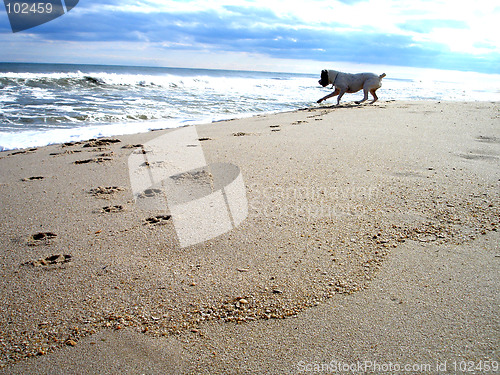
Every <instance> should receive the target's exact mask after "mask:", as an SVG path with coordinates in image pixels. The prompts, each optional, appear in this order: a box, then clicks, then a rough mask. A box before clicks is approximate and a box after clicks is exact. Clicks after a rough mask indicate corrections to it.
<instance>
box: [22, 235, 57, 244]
mask: <svg viewBox="0 0 500 375" xmlns="http://www.w3.org/2000/svg"><path fill="white" fill-rule="evenodd" d="M56 237H57V234H55V233H52V232H39V233H35V234H33V235H32V236H30V237H29V238H28V246H37V245H49V244H50V243H51V241H52V240H53V239H54V238H56Z"/></svg>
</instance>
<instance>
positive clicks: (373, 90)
mask: <svg viewBox="0 0 500 375" xmlns="http://www.w3.org/2000/svg"><path fill="white" fill-rule="evenodd" d="M375 91H377V89H372V90H370V94H372V96H373V100H372V101H371V102H370V104H373V103H375V102H376V101H377V100H378V96H377V94H375ZM367 96H368V95H367Z"/></svg>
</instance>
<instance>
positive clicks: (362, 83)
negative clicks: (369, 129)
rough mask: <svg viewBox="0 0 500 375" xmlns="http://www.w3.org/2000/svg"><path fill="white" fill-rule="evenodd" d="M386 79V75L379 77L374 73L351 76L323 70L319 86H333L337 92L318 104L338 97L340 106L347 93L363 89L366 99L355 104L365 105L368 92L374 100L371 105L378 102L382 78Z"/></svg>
mask: <svg viewBox="0 0 500 375" xmlns="http://www.w3.org/2000/svg"><path fill="white" fill-rule="evenodd" d="M384 77H385V73H382V74H381V75H379V76H377V75H376V74H373V73H358V74H350V73H342V72H338V71H336V70H322V71H321V79H320V80H319V81H318V82H319V84H320V85H321V86H323V87H326V86H328V85H329V84H332V88H333V87H335V91H334V92H332V93H331V94H328V95H327V96H325V97H324V98H321V99H320V100H318V103H321V102H322V101H323V100H326V99H328V98H331V97H332V96H335V95H338V96H339V97H338V99H337V105H339V103H340V99H341V98H342V95H344V94H345V93H346V92H348V93H353V92H358V91H359V90H361V89H363V91H364V93H365V97H364V98H363V100H360V101H358V102H355V103H356V104H360V103H363V102H364V101H365V100H367V99H368V92H370V94H372V96H373V100H372V101H371V102H370V104H373V103H375V102H376V101H377V100H378V97H377V95H376V94H375V91H377V90H378V89H379V88H380V87H382V78H384Z"/></svg>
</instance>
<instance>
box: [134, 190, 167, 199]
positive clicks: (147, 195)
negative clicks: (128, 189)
mask: <svg viewBox="0 0 500 375" xmlns="http://www.w3.org/2000/svg"><path fill="white" fill-rule="evenodd" d="M162 192H163V191H162V190H161V189H146V190H144V191H143V192H142V193H141V194H138V195H137V198H152V197H156V196H157V195H161V194H162Z"/></svg>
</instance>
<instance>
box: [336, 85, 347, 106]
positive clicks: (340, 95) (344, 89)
mask: <svg viewBox="0 0 500 375" xmlns="http://www.w3.org/2000/svg"><path fill="white" fill-rule="evenodd" d="M337 90H338V89H337ZM335 91H336V90H335ZM346 92H347V88H343V89H342V90H340V94H339V97H338V98H337V105H339V104H340V99H342V96H343V95H344V94H345V93H346Z"/></svg>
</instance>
